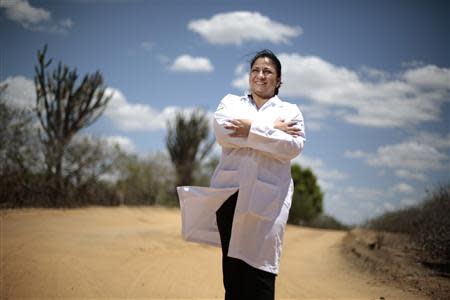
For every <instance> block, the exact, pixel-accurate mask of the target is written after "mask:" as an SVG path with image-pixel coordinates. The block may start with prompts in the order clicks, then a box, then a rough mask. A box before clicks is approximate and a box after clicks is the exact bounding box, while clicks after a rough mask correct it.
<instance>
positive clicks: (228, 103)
mask: <svg viewBox="0 0 450 300" xmlns="http://www.w3.org/2000/svg"><path fill="white" fill-rule="evenodd" d="M233 101H237V99H236V98H234V97H233V95H227V96H225V97H224V98H223V99H222V101H220V104H219V106H218V107H217V110H216V112H215V113H214V134H215V135H216V140H217V142H218V143H219V145H220V146H222V147H225V148H244V147H248V143H247V139H246V138H241V137H230V136H229V134H230V133H231V131H230V130H228V129H225V128H224V125H225V124H226V123H227V121H228V120H230V119H234V116H233V113H232V107H233V104H234V103H233ZM235 105H236V104H235Z"/></svg>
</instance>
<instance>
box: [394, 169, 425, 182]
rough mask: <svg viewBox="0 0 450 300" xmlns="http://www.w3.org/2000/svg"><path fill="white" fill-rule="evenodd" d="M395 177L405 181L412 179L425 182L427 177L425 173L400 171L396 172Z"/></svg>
mask: <svg viewBox="0 0 450 300" xmlns="http://www.w3.org/2000/svg"><path fill="white" fill-rule="evenodd" d="M394 174H395V176H397V177H399V178H403V179H412V180H417V181H425V180H426V179H427V177H426V176H425V175H424V174H423V173H417V172H416V171H412V170H405V169H398V170H395V172H394Z"/></svg>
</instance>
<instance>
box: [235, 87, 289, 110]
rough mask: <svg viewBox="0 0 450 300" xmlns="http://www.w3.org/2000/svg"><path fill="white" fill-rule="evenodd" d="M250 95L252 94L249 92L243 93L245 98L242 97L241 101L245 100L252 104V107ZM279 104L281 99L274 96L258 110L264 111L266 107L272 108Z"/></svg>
mask: <svg viewBox="0 0 450 300" xmlns="http://www.w3.org/2000/svg"><path fill="white" fill-rule="evenodd" d="M251 94H252V93H251V92H249V91H247V92H246V93H245V96H243V97H242V98H241V99H245V100H247V101H249V102H251V103H253V105H254V104H255V103H254V101H253V99H252V97H251ZM279 103H281V99H280V98H278V96H277V95H275V96H273V97H272V98H270V99H269V100H267V102H266V103H264V105H263V106H261V107H260V108H259V110H264V109H265V108H266V107H268V106H274V105H277V104H279Z"/></svg>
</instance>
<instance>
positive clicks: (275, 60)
mask: <svg viewBox="0 0 450 300" xmlns="http://www.w3.org/2000/svg"><path fill="white" fill-rule="evenodd" d="M261 57H267V58H269V59H270V60H271V61H272V62H273V64H274V65H275V70H276V71H277V75H278V78H281V63H280V60H279V59H278V57H277V56H276V55H275V54H274V53H273V52H272V51H270V50H269V49H264V50H261V51H258V52H257V53H256V54H255V56H253V58H252V60H251V61H250V69H251V68H253V65H254V64H255V61H256V60H257V59H258V58H261ZM280 85H281V82H280ZM279 88H280V87H279V86H278V87H276V88H275V95H278V89H279Z"/></svg>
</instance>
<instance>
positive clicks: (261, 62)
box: [253, 57, 275, 69]
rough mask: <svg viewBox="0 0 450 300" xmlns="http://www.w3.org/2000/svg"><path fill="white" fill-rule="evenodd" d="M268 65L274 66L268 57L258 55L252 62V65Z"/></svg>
mask: <svg viewBox="0 0 450 300" xmlns="http://www.w3.org/2000/svg"><path fill="white" fill-rule="evenodd" d="M256 66H258V67H270V68H273V69H274V68H275V64H274V63H273V62H272V60H271V59H270V58H268V57H258V59H256V60H255V63H254V64H253V67H256Z"/></svg>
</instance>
